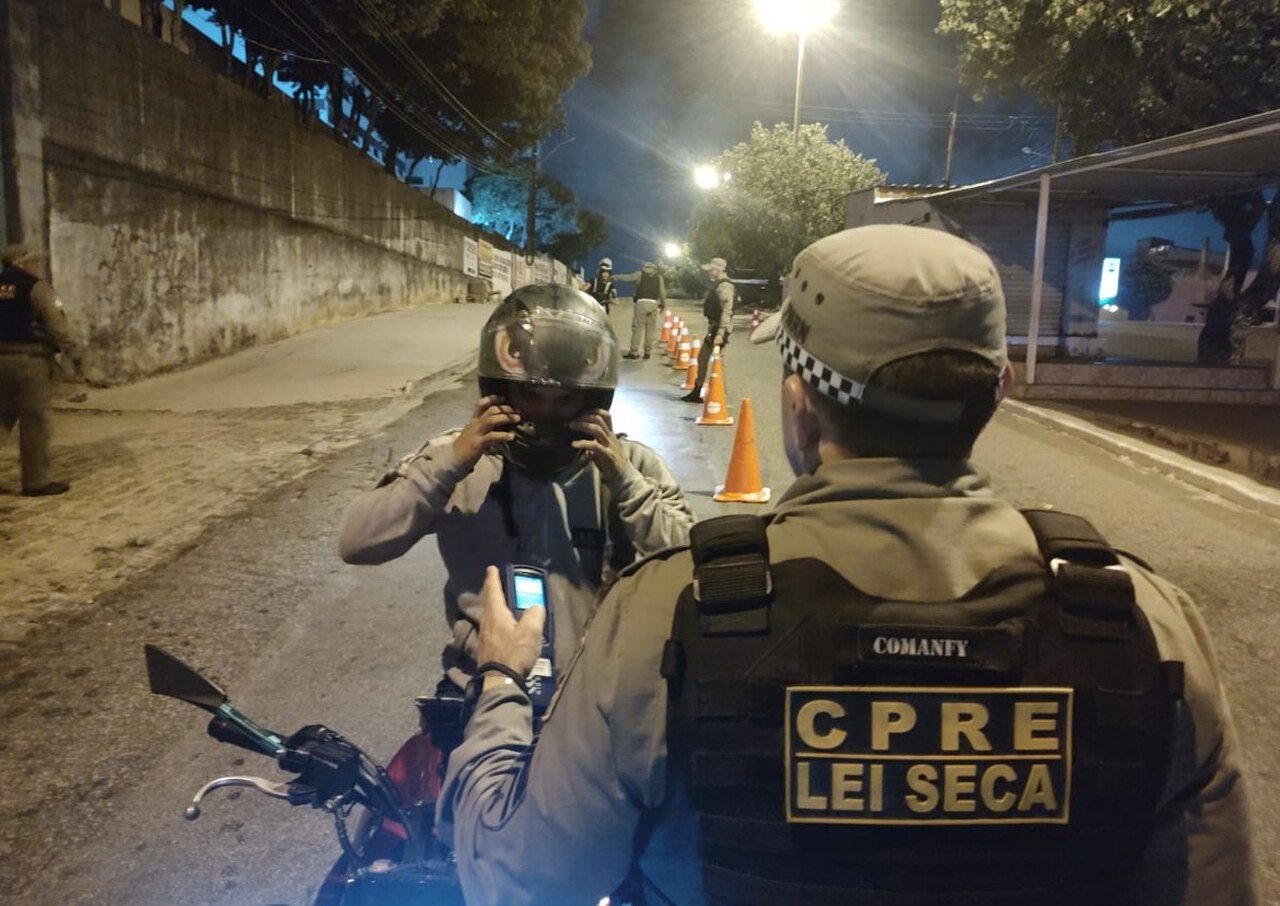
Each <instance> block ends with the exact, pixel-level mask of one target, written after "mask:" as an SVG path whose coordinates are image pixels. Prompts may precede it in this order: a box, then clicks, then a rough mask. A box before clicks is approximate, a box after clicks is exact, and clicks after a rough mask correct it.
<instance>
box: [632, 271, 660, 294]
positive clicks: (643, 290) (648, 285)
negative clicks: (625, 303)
mask: <svg viewBox="0 0 1280 906" xmlns="http://www.w3.org/2000/svg"><path fill="white" fill-rule="evenodd" d="M661 290H662V275H661V274H659V273H657V272H656V271H655V272H654V273H652V274H646V273H643V272H642V273H641V274H640V279H639V280H637V281H636V296H635V297H636V298H637V299H654V300H657V299H659V298H660V297H661V295H662V293H661Z"/></svg>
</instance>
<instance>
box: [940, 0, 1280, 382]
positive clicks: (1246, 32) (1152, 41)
mask: <svg viewBox="0 0 1280 906" xmlns="http://www.w3.org/2000/svg"><path fill="white" fill-rule="evenodd" d="M938 30H939V31H940V32H941V33H943V34H946V35H951V36H952V37H954V38H955V39H956V40H957V42H958V44H959V51H960V59H959V67H960V73H961V78H962V79H963V80H964V81H965V83H966V84H968V85H969V86H971V87H973V88H974V89H977V90H978V91H980V92H981V91H983V90H986V89H988V88H998V89H1012V88H1024V89H1026V90H1027V91H1029V92H1030V93H1031V94H1032V95H1034V96H1035V97H1036V98H1037V99H1038V100H1039V101H1041V102H1042V103H1044V104H1046V105H1049V106H1057V107H1059V109H1060V110H1061V111H1062V118H1063V125H1064V127H1065V129H1066V131H1067V132H1068V133H1069V134H1070V135H1071V137H1072V139H1073V140H1074V142H1075V145H1076V147H1077V148H1079V149H1082V150H1093V149H1095V148H1097V147H1100V146H1105V145H1108V144H1113V143H1116V144H1132V143H1135V142H1142V141H1147V140H1149V139H1153V138H1159V137H1161V136H1165V135H1173V134H1176V133H1179V132H1186V131H1188V130H1191V129H1195V128H1199V127H1202V126H1208V125H1212V124H1214V123H1219V122H1225V121H1228V120H1232V119H1239V118H1240V117H1244V116H1249V115H1251V114H1255V113H1262V112H1264V111H1267V110H1273V109H1275V108H1277V107H1280V65H1277V60H1280V4H1278V3H1277V2H1276V0H1231V2H1223V0H942V20H941V22H940V24H939V26H938ZM1276 207H1277V202H1276V201H1275V199H1274V197H1273V199H1272V201H1271V202H1270V204H1269V206H1268V203H1267V202H1266V200H1265V198H1264V197H1263V196H1262V194H1261V193H1246V194H1243V195H1236V196H1231V197H1228V198H1222V199H1216V200H1214V201H1213V202H1212V203H1211V204H1210V205H1209V206H1208V210H1210V211H1211V212H1212V213H1213V215H1214V217H1215V218H1216V219H1217V221H1218V222H1219V223H1220V224H1222V226H1223V233H1224V238H1226V240H1227V242H1228V243H1229V244H1230V246H1231V265H1232V272H1231V273H1230V274H1228V275H1227V277H1226V278H1225V279H1224V280H1223V283H1222V285H1221V287H1220V288H1219V291H1218V293H1217V295H1216V297H1215V298H1214V300H1213V302H1212V303H1211V304H1210V307H1209V311H1208V313H1207V317H1206V319H1205V327H1204V330H1203V331H1202V333H1201V337H1200V355H1199V360H1200V361H1201V362H1203V363H1222V362H1226V361H1238V360H1239V358H1240V356H1241V353H1242V352H1243V345H1242V338H1243V335H1244V328H1245V327H1247V325H1248V323H1249V322H1250V321H1251V320H1252V319H1254V318H1256V316H1257V313H1258V312H1260V311H1261V308H1262V305H1263V304H1264V303H1265V302H1266V299H1267V297H1268V295H1269V294H1271V295H1273V294H1274V293H1275V291H1276V287H1277V285H1280V236H1277V235H1276V232H1275V230H1274V229H1272V230H1269V233H1268V240H1267V245H1266V249H1265V253H1264V255H1263V259H1262V265H1261V266H1260V267H1259V269H1258V275H1257V277H1256V278H1255V279H1254V280H1253V281H1252V283H1250V285H1249V286H1248V287H1247V288H1245V287H1244V286H1243V280H1244V276H1245V274H1246V273H1247V272H1248V271H1249V269H1250V268H1251V266H1252V265H1253V261H1254V256H1255V248H1254V244H1253V242H1252V240H1251V239H1250V236H1251V233H1252V230H1253V228H1254V227H1255V226H1256V225H1257V223H1258V222H1259V219H1260V218H1261V216H1262V213H1263V212H1264V211H1268V210H1269V211H1270V215H1269V220H1268V223H1269V224H1273V223H1274V222H1275V219H1276V213H1275V212H1276Z"/></svg>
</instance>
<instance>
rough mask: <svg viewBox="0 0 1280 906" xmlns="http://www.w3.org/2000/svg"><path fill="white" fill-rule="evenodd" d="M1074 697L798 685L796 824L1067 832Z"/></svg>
mask: <svg viewBox="0 0 1280 906" xmlns="http://www.w3.org/2000/svg"><path fill="white" fill-rule="evenodd" d="M1073 703H1074V696H1073V690H1072V689H1070V688H1058V687H1038V686H1019V687H1011V688H993V687H981V688H953V687H928V686H904V687H892V686H789V687H788V688H787V695H786V703H785V705H784V708H785V709H786V710H785V732H786V739H785V742H786V749H785V759H786V783H787V803H786V808H787V821H788V822H789V823H793V824H900V825H944V824H1068V823H1070V802H1071V756H1072V749H1071V727H1072V708H1073Z"/></svg>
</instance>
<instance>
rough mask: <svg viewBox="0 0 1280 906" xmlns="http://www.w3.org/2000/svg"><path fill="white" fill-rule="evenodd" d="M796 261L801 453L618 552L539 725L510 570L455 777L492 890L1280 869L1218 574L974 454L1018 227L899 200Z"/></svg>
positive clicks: (807, 899)
mask: <svg viewBox="0 0 1280 906" xmlns="http://www.w3.org/2000/svg"><path fill="white" fill-rule="evenodd" d="M787 294H788V298H787V300H786V301H785V303H784V305H783V308H782V310H781V312H780V313H779V315H777V316H776V317H774V318H771V319H770V321H768V322H766V323H765V324H764V325H762V327H761V328H760V329H759V331H758V332H757V333H766V334H767V333H768V332H770V331H774V330H776V332H777V341H778V345H779V348H780V349H781V351H782V355H783V379H782V402H783V405H782V421H783V424H782V436H783V440H784V444H785V447H786V452H787V456H788V459H789V460H790V462H791V465H792V467H793V468H794V470H795V472H796V474H797V475H799V476H800V477H799V478H798V479H797V481H796V482H795V483H794V484H793V485H792V486H791V488H790V489H788V491H787V492H786V494H785V495H784V496H783V498H782V500H781V501H780V502H779V504H778V506H777V508H776V510H775V511H774V513H773V514H772V515H771V517H769V518H768V519H767V520H760V519H758V518H757V517H752V516H735V517H728V518H729V519H730V520H735V521H732V522H728V523H726V522H725V520H723V519H721V520H712V521H711V522H708V523H702V524H700V525H698V526H695V528H694V530H693V534H692V540H693V550H692V552H687V551H679V552H675V553H671V554H668V555H666V556H663V557H657V558H653V559H651V560H650V561H648V562H645V563H643V564H641V565H640V566H639V567H638V568H636V569H634V570H632V571H629V573H628V574H626V575H624V576H623V577H622V578H621V579H620V580H619V581H618V583H617V584H616V585H615V586H614V587H613V589H612V590H611V591H610V593H609V595H608V597H607V598H606V599H605V601H604V602H603V603H602V605H601V607H600V609H599V611H598V612H597V614H596V617H595V619H594V621H593V623H592V626H591V630H590V632H589V633H588V635H587V638H586V640H585V643H584V645H583V647H582V650H581V652H580V654H579V656H578V659H577V661H576V663H575V665H574V667H573V669H572V672H571V673H570V675H569V676H568V677H567V678H566V681H565V683H564V685H563V686H562V687H561V690H560V698H559V700H558V702H556V703H555V704H554V705H553V708H552V711H551V712H550V714H549V715H548V717H547V719H546V721H545V723H544V725H543V728H542V732H541V735H540V736H539V738H538V743H537V746H536V748H534V749H533V751H532V757H530V747H531V746H532V744H533V737H532V725H531V718H530V714H529V710H530V709H529V703H528V699H527V697H526V696H525V694H524V692H523V691H522V689H521V687H520V684H519V682H518V679H519V678H520V677H521V676H524V675H525V673H526V671H527V670H528V669H529V667H530V665H531V664H532V662H533V656H534V653H535V652H536V650H537V647H536V646H537V638H538V634H539V632H540V623H541V619H540V618H541V612H540V611H539V610H538V609H536V608H535V609H532V610H530V611H528V612H527V613H526V615H525V616H524V617H523V618H522V619H521V620H520V621H519V622H515V621H514V620H513V618H512V617H511V614H510V611H509V610H508V609H507V606H506V602H505V600H504V598H503V595H502V591H501V587H500V585H499V583H498V581H497V575H496V571H494V570H493V569H490V570H489V574H488V576H487V577H486V581H485V586H484V590H483V608H484V612H483V617H482V619H481V624H480V641H479V646H478V651H477V657H478V658H479V659H480V660H482V661H489V662H494V663H495V664H496V665H497V666H494V667H491V668H490V670H489V671H488V672H485V673H484V675H482V676H481V677H478V678H477V680H476V681H474V682H475V684H476V692H477V694H478V698H477V699H476V703H475V708H474V713H473V714H472V716H471V718H470V721H469V724H468V726H467V730H466V739H465V742H464V743H463V745H462V746H461V747H460V748H459V749H458V750H457V751H456V752H455V753H454V757H453V759H452V761H451V762H450V765H449V771H448V775H447V777H446V781H445V783H446V789H445V793H444V796H443V797H442V799H441V800H440V809H439V817H440V821H441V832H442V834H443V835H444V839H446V840H450V839H451V840H452V844H453V846H454V848H455V854H456V857H457V863H458V870H459V874H460V877H461V879H462V883H463V886H464V889H465V892H466V894H467V898H468V902H470V903H474V904H497V903H502V904H525V903H529V904H532V903H594V902H596V900H597V899H598V898H600V897H601V896H604V895H607V894H608V893H609V892H610V891H611V890H612V889H613V888H614V887H615V885H617V884H618V883H619V882H620V881H621V880H622V879H623V877H624V876H626V875H627V874H628V872H629V871H638V874H639V876H640V878H641V879H642V881H643V884H644V887H645V892H646V895H647V902H650V903H679V904H699V903H704V902H715V903H846V902H847V903H889V902H891V903H893V904H895V906H899V904H924V903H928V904H943V903H947V904H952V903H964V904H978V903H981V904H984V906H985V904H992V903H1001V904H1013V903H1017V904H1032V903H1034V904H1037V906H1039V904H1046V903H1049V904H1068V903H1070V904H1083V903H1090V904H1092V903H1125V904H1130V903H1139V904H1175V903H1176V904H1186V906H1190V904H1197V906H1199V904H1210V906H1216V904H1250V903H1254V902H1256V893H1255V883H1256V882H1255V866H1254V861H1253V855H1252V851H1251V843H1250V831H1249V816H1248V810H1247V806H1246V798H1245V789H1244V785H1243V781H1242V778H1241V773H1240V763H1239V751H1238V747H1237V741H1236V735H1235V732H1234V729H1233V727H1232V723H1231V719H1230V716H1229V713H1228V709H1227V705H1226V702H1225V700H1224V698H1223V692H1222V687H1221V684H1220V681H1219V678H1218V676H1217V671H1216V667H1215V664H1214V658H1213V654H1212V652H1211V650H1210V644H1209V641H1208V637H1207V634H1206V631H1205V626H1204V623H1203V621H1202V619H1201V617H1200V614H1199V613H1198V611H1197V609H1196V607H1195V605H1194V604H1193V603H1192V602H1191V600H1190V599H1189V598H1188V597H1187V596H1186V594H1184V593H1183V592H1182V591H1181V590H1179V589H1178V588H1176V587H1174V586H1173V585H1172V584H1170V583H1169V582H1167V581H1164V580H1162V579H1160V578H1159V577H1158V576H1156V575H1154V574H1153V573H1151V572H1150V571H1149V570H1148V569H1147V568H1145V567H1144V566H1142V565H1141V564H1140V563H1139V562H1138V561H1136V560H1134V559H1132V558H1131V557H1128V556H1126V555H1117V554H1116V553H1115V552H1114V551H1112V550H1111V549H1110V548H1109V547H1108V546H1107V545H1106V543H1105V542H1103V541H1101V539H1100V538H1098V537H1097V534H1096V532H1094V531H1093V530H1092V529H1091V528H1090V527H1089V526H1088V524H1087V523H1085V522H1084V521H1083V520H1079V519H1077V518H1076V517H1070V516H1066V515H1065V514H1055V513H1053V512H1052V511H1041V512H1040V513H1038V514H1036V513H1030V514H1023V513H1020V512H1019V511H1018V510H1016V509H1015V508H1013V507H1012V506H1010V505H1009V504H1007V503H1005V502H1003V501H1000V500H998V499H996V498H995V497H994V496H993V495H992V493H991V491H990V488H989V486H988V483H987V480H986V479H985V478H984V477H983V476H981V475H980V474H978V473H977V472H976V471H975V470H974V468H973V466H972V465H970V463H969V461H968V457H969V455H970V450H971V447H972V445H973V442H974V440H975V438H976V437H977V435H978V433H979V432H980V431H981V430H982V428H983V426H984V425H985V424H986V422H987V421H988V419H989V418H990V416H991V415H992V414H993V412H994V410H995V408H996V406H997V404H998V401H999V399H1000V397H1001V396H1002V395H1003V394H1004V393H1005V392H1006V391H1007V389H1008V387H1009V385H1010V383H1011V377H1010V374H1011V372H1010V369H1009V367H1008V362H1007V358H1006V352H1005V311H1004V299H1003V295H1002V291H1001V287H1000V282H999V278H998V275H997V273H996V270H995V267H994V265H993V264H992V262H991V260H990V259H989V258H988V257H987V255H986V254H985V253H983V252H982V251H981V250H979V249H978V248H976V247H974V246H972V245H970V244H968V243H966V242H964V241H963V240H961V239H958V238H956V237H953V236H950V235H948V234H946V233H944V232H941V231H934V230H928V229H924V228H919V227H907V226H868V227H862V228H859V229H855V230H848V231H845V232H842V233H838V234H835V235H833V236H829V237H826V238H824V239H821V240H819V241H817V242H815V243H814V244H812V245H810V246H809V247H808V248H806V249H805V250H804V251H803V252H801V253H800V254H799V255H798V256H797V258H796V259H795V263H794V268H793V270H792V271H791V272H790V274H789V275H788V277H787ZM1055 516H1060V517H1061V518H1060V519H1056V518H1055ZM743 520H745V522H744V521H743ZM766 523H767V525H766ZM695 577H697V579H698V580H699V581H698V584H697V585H694V584H693V582H692V581H691V580H693V579H694V578H695ZM725 579H727V580H728V581H725Z"/></svg>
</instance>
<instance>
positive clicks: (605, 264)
mask: <svg viewBox="0 0 1280 906" xmlns="http://www.w3.org/2000/svg"><path fill="white" fill-rule="evenodd" d="M586 291H587V294H588V295H590V296H591V298H593V299H595V300H596V301H597V302H599V303H600V304H601V305H603V306H604V310H605V312H606V313H607V312H608V311H609V306H611V305H612V304H613V300H614V299H616V298H618V288H617V286H616V285H615V284H614V280H613V259H611V258H601V259H600V264H599V266H598V267H597V268H596V275H595V277H593V278H592V279H591V282H590V283H588V284H587V285H586Z"/></svg>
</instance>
